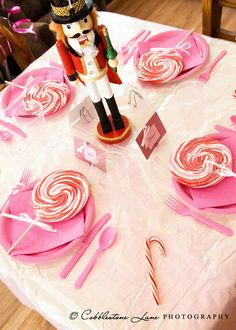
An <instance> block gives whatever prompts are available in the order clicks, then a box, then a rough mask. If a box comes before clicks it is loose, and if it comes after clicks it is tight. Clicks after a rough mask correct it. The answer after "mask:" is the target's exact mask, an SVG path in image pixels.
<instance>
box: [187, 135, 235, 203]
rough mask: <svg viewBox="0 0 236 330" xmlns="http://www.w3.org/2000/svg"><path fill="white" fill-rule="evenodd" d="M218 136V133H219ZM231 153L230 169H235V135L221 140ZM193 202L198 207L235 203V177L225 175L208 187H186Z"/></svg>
mask: <svg viewBox="0 0 236 330" xmlns="http://www.w3.org/2000/svg"><path fill="white" fill-rule="evenodd" d="M219 136H220V134H219ZM221 142H222V143H224V144H225V145H226V146H227V147H228V148H229V149H230V151H231V153H232V165H233V166H232V169H233V171H234V172H235V171H236V135H235V136H231V137H228V138H225V139H223V140H221ZM186 190H187V191H188V192H189V194H190V195H191V196H192V199H193V201H194V204H195V206H196V207H197V208H199V209H204V208H208V207H222V206H228V205H233V204H236V193H235V192H236V178H232V177H227V178H225V179H224V180H222V181H221V182H219V183H218V184H216V185H214V186H212V187H208V188H197V189H195V188H187V189H186Z"/></svg>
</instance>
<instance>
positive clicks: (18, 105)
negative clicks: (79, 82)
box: [2, 67, 74, 119]
mask: <svg viewBox="0 0 236 330" xmlns="http://www.w3.org/2000/svg"><path fill="white" fill-rule="evenodd" d="M29 78H30V79H31V80H32V83H29V87H31V86H32V85H35V84H38V83H39V82H43V81H45V80H60V81H63V82H64V83H65V84H66V85H67V86H68V87H69V89H70V93H72V92H73V90H74V88H73V87H72V86H71V84H70V83H69V82H68V80H67V77H66V76H65V74H64V71H63V70H62V69H59V68H55V67H44V68H41V69H35V70H32V71H27V72H25V73H23V74H21V75H20V76H18V77H17V78H15V79H14V80H13V82H14V83H15V84H18V85H21V86H25V85H26V82H27V79H29ZM23 92H24V90H23V89H21V88H18V87H16V86H13V85H10V86H8V87H7V88H6V91H5V92H4V94H3V97H2V107H3V110H4V111H5V115H6V116H7V117H12V116H14V117H16V116H20V117H22V118H24V119H27V118H32V117H34V116H32V115H29V114H28V113H27V112H26V111H25V110H24V107H23V103H22V95H23ZM63 108H64V107H63ZM56 113H57V112H56ZM56 113H55V114H56Z"/></svg>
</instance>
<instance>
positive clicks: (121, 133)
mask: <svg viewBox="0 0 236 330" xmlns="http://www.w3.org/2000/svg"><path fill="white" fill-rule="evenodd" d="M108 117H109V120H110V122H111V125H112V129H113V130H112V132H109V133H106V134H104V133H103V131H102V127H101V123H100V122H99V123H98V125H97V137H98V139H99V140H100V141H101V142H103V143H107V144H115V143H120V142H123V141H125V140H126V139H127V138H128V137H129V136H130V134H131V125H130V123H129V121H128V119H127V118H126V117H125V116H123V115H122V119H123V121H124V124H125V127H124V128H121V129H119V130H116V129H115V127H114V125H113V122H112V117H111V115H109V116H108Z"/></svg>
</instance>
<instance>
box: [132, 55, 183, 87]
mask: <svg viewBox="0 0 236 330" xmlns="http://www.w3.org/2000/svg"><path fill="white" fill-rule="evenodd" d="M182 70H183V59H182V56H181V55H180V54H179V53H177V52H176V51H175V50H168V51H163V50H159V51H158V50H157V51H156V50H155V51H149V52H147V53H144V54H143V55H142V56H141V57H140V58H139V59H138V61H137V63H136V74H137V77H138V79H139V80H142V81H149V82H155V83H159V84H163V83H165V82H168V81H171V80H173V79H174V78H175V77H177V76H178V75H179V74H180V73H181V72H182Z"/></svg>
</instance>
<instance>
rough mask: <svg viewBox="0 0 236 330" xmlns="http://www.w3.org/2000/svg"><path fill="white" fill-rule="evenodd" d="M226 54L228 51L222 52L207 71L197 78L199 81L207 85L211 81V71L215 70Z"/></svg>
mask: <svg viewBox="0 0 236 330" xmlns="http://www.w3.org/2000/svg"><path fill="white" fill-rule="evenodd" d="M226 54H227V52H226V50H222V51H221V52H220V53H219V55H218V56H217V57H216V58H215V59H214V60H213V61H212V62H211V63H210V64H209V66H208V68H207V69H206V71H204V72H202V73H201V74H200V76H198V77H197V80H198V81H201V82H203V83H206V82H207V81H208V80H209V79H210V76H211V71H212V70H213V68H214V67H215V66H216V64H217V63H218V62H219V61H220V60H221V59H222V58H223V57H224V56H225V55H226Z"/></svg>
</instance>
